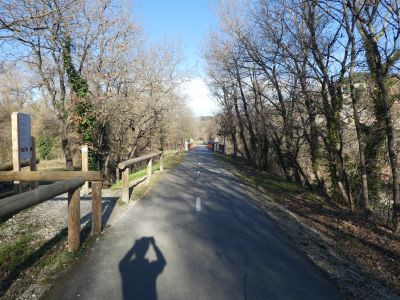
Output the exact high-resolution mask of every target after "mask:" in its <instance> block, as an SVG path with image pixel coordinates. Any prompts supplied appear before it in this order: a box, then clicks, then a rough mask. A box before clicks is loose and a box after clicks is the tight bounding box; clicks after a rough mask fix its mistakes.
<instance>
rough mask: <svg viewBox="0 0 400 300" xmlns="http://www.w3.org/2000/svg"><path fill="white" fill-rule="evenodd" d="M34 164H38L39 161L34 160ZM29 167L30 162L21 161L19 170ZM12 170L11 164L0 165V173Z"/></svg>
mask: <svg viewBox="0 0 400 300" xmlns="http://www.w3.org/2000/svg"><path fill="white" fill-rule="evenodd" d="M36 163H37V164H38V163H39V159H36ZM30 165H31V161H30V160H29V159H28V160H23V161H21V168H23V167H29V166H30ZM12 169H13V163H12V162H9V163H5V164H1V165H0V171H11V170H12Z"/></svg>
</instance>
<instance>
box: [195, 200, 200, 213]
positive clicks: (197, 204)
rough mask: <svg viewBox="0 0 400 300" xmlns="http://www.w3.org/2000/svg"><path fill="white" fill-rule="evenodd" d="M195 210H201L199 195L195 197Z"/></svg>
mask: <svg viewBox="0 0 400 300" xmlns="http://www.w3.org/2000/svg"><path fill="white" fill-rule="evenodd" d="M196 211H197V212H200V211H201V200H200V197H196Z"/></svg>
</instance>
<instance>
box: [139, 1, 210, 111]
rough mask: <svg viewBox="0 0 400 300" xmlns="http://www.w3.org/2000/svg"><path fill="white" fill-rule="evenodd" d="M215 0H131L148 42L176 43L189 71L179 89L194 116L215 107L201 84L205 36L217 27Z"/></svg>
mask: <svg viewBox="0 0 400 300" xmlns="http://www.w3.org/2000/svg"><path fill="white" fill-rule="evenodd" d="M215 3H216V0H164V1H162V0H134V9H135V15H136V16H137V17H138V18H139V22H140V23H141V24H142V25H143V27H144V31H145V33H146V35H147V37H148V38H149V39H150V41H157V40H162V39H168V40H176V41H179V42H180V44H181V46H182V48H183V56H184V58H185V62H184V65H185V67H187V68H191V70H192V75H193V76H194V78H193V80H191V82H189V83H188V84H185V85H184V87H183V93H184V94H186V95H187V96H188V104H189V106H190V107H191V108H192V110H193V112H194V113H195V114H196V115H210V114H212V112H213V111H215V105H214V103H213V102H212V100H211V99H210V98H209V97H208V91H207V87H206V85H205V82H204V77H205V72H204V62H203V61H202V58H201V51H202V48H203V47H204V43H205V42H204V41H205V40H206V38H207V34H208V32H209V31H210V30H211V29H213V28H215V27H216V26H217V18H216V15H215V13H214V6H215V5H216V4H215Z"/></svg>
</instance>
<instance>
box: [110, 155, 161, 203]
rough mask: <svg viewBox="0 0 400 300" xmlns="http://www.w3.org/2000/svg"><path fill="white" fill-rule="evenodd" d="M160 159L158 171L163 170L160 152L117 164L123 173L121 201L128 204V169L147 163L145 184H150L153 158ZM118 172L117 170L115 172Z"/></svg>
mask: <svg viewBox="0 0 400 300" xmlns="http://www.w3.org/2000/svg"><path fill="white" fill-rule="evenodd" d="M158 156H159V157H160V171H163V170H164V156H163V152H162V151H158V152H155V153H152V154H148V155H144V156H141V157H136V158H132V159H128V160H125V161H122V162H120V163H119V164H118V169H119V170H121V171H123V172H122V196H121V200H122V201H123V202H125V203H128V202H129V173H130V167H131V166H133V165H135V164H138V163H141V162H143V161H147V177H146V183H149V182H150V179H151V175H152V168H153V158H155V157H158ZM117 171H118V170H117Z"/></svg>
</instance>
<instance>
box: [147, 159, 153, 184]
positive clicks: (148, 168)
mask: <svg viewBox="0 0 400 300" xmlns="http://www.w3.org/2000/svg"><path fill="white" fill-rule="evenodd" d="M152 168H153V160H152V159H149V160H148V162H147V178H146V183H149V182H150V179H151V172H152Z"/></svg>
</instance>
